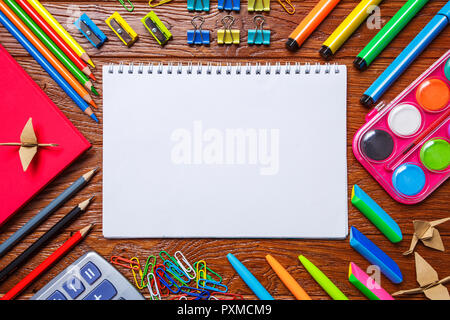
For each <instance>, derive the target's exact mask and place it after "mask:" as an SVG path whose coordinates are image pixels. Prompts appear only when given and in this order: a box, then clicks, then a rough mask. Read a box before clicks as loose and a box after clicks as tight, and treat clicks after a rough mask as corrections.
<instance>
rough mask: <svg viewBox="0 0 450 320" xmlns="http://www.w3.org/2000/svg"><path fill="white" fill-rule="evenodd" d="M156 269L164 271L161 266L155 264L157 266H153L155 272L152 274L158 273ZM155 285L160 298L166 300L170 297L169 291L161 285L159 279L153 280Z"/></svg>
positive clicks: (163, 267)
mask: <svg viewBox="0 0 450 320" xmlns="http://www.w3.org/2000/svg"><path fill="white" fill-rule="evenodd" d="M158 268H160V269H162V270H166V267H165V266H164V265H163V264H157V265H155V268H154V270H155V272H153V273H154V274H155V275H156V273H158V271H157V269H158ZM160 273H161V274H162V275H164V274H163V273H162V271H160ZM155 283H156V285H157V286H158V289H159V294H160V295H161V297H162V298H166V297H168V296H169V295H170V291H169V289H168V288H167V287H166V286H164V285H163V284H162V283H161V280H160V278H159V277H156V278H155Z"/></svg>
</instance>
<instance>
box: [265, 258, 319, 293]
mask: <svg viewBox="0 0 450 320" xmlns="http://www.w3.org/2000/svg"><path fill="white" fill-rule="evenodd" d="M266 260H267V262H268V263H269V264H270V266H271V267H272V269H273V271H275V273H276V274H277V276H278V277H279V278H280V280H281V281H283V283H284V285H285V286H286V287H287V288H288V289H289V291H290V292H291V293H292V294H293V295H294V297H295V298H296V299H297V300H311V298H310V296H309V295H308V294H307V293H306V292H305V290H303V288H302V287H300V285H299V284H298V282H297V281H295V279H294V278H293V277H292V276H291V275H290V274H289V273H288V272H287V271H286V269H285V268H283V266H282V265H281V264H280V263H279V262H278V261H277V260H275V258H274V257H272V256H271V255H270V254H268V255H267V256H266Z"/></svg>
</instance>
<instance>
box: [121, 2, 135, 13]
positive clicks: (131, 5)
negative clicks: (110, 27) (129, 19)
mask: <svg viewBox="0 0 450 320" xmlns="http://www.w3.org/2000/svg"><path fill="white" fill-rule="evenodd" d="M118 1H119V2H120V4H121V5H122V7H124V8H125V9H127V11H128V12H133V10H134V5H133V3H132V2H131V1H130V0H127V2H128V4H129V5H130V6H127V5H126V4H125V1H124V0H118Z"/></svg>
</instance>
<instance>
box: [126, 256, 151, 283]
mask: <svg viewBox="0 0 450 320" xmlns="http://www.w3.org/2000/svg"><path fill="white" fill-rule="evenodd" d="M131 261H132V262H131V263H130V267H132V266H133V263H135V264H137V265H138V266H139V269H137V271H138V273H139V277H140V278H141V284H142V283H143V278H144V273H143V272H142V268H141V264H140V263H139V259H138V258H136V257H133V258H131ZM131 272H132V273H133V278H134V283H135V284H136V287H137V288H138V289H139V290H142V289H144V288H145V287H147V284H143V285H140V284H139V282H138V279H137V275H136V270H135V269H133V268H131Z"/></svg>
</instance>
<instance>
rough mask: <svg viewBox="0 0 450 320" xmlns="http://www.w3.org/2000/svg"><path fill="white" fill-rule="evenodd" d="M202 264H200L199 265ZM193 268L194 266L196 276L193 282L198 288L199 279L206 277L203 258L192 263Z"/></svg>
mask: <svg viewBox="0 0 450 320" xmlns="http://www.w3.org/2000/svg"><path fill="white" fill-rule="evenodd" d="M200 265H202V266H200ZM194 268H195V273H196V277H195V282H196V283H197V288H198V283H199V280H200V279H206V262H205V260H200V261H197V262H195V263H194Z"/></svg>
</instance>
